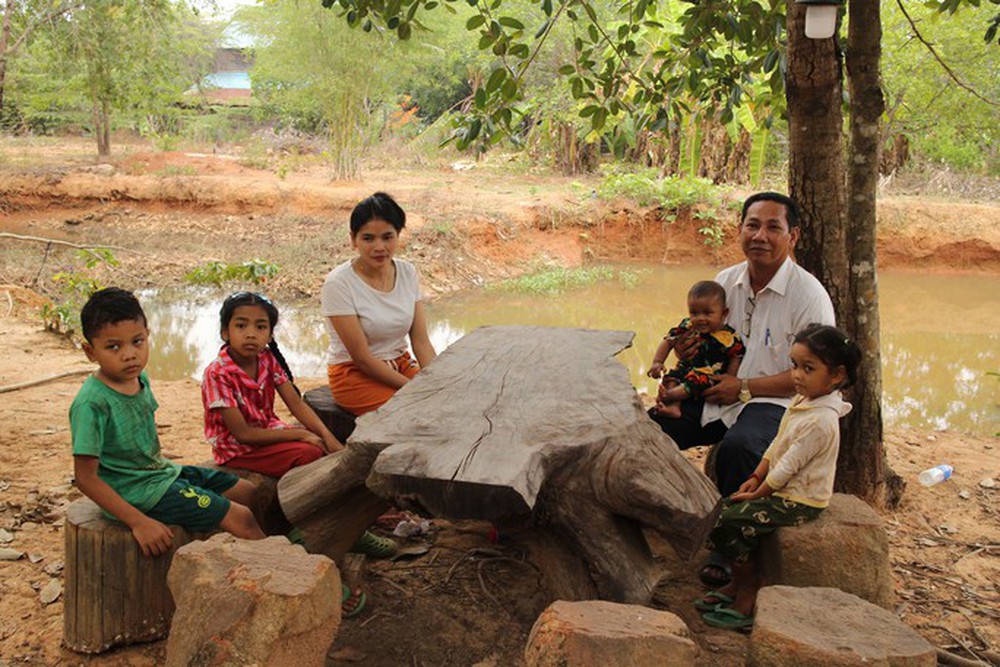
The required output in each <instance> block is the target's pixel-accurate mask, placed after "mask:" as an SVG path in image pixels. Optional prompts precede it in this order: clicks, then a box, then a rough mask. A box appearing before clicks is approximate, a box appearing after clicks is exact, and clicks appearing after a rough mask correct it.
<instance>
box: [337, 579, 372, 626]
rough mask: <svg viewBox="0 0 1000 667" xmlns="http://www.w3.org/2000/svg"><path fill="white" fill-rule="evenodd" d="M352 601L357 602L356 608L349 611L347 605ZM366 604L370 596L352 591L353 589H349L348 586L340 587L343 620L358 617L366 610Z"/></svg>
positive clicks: (342, 585)
mask: <svg viewBox="0 0 1000 667" xmlns="http://www.w3.org/2000/svg"><path fill="white" fill-rule="evenodd" d="M351 600H355V603H354V608H353V609H348V608H347V603H348V602H350V601H351ZM366 602H368V596H367V595H365V594H364V592H363V591H351V589H350V588H348V587H347V584H341V585H340V617H341V618H352V617H354V616H357V615H358V614H360V613H361V612H362V611H363V610H364V608H365V603H366Z"/></svg>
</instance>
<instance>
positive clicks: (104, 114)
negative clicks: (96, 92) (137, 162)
mask: <svg viewBox="0 0 1000 667" xmlns="http://www.w3.org/2000/svg"><path fill="white" fill-rule="evenodd" d="M93 115H94V138H95V139H96V140H97V158H98V159H99V160H103V159H104V158H107V157H110V156H111V114H110V112H109V110H108V103H107V102H102V101H100V100H98V99H96V98H95V99H94V102H93Z"/></svg>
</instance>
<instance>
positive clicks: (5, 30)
mask: <svg viewBox="0 0 1000 667" xmlns="http://www.w3.org/2000/svg"><path fill="white" fill-rule="evenodd" d="M16 4H17V2H16V1H15V0H7V2H5V3H4V13H3V26H2V27H0V122H2V121H3V103H4V102H3V98H4V90H5V89H6V88H5V86H6V79H7V58H8V53H7V49H8V48H9V47H10V21H11V16H13V15H14V5H16Z"/></svg>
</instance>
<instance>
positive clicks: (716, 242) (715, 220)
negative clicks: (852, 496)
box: [694, 211, 726, 248]
mask: <svg viewBox="0 0 1000 667" xmlns="http://www.w3.org/2000/svg"><path fill="white" fill-rule="evenodd" d="M694 217H695V218H696V219H697V220H700V221H702V222H704V223H705V224H703V225H702V226H701V227H699V228H698V233H700V234H701V235H702V236H704V237H705V245H707V246H708V247H709V248H719V247H721V246H722V244H723V243H724V242H725V240H726V230H725V228H724V227H723V226H722V223H721V222H720V221H719V217H718V216H717V215H715V213H714V212H712V211H698V212H696V213H695V214H694Z"/></svg>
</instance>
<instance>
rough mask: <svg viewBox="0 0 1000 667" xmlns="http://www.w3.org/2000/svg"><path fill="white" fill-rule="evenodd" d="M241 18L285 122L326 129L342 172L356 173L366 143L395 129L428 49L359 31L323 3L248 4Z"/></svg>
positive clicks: (268, 96)
mask: <svg viewBox="0 0 1000 667" xmlns="http://www.w3.org/2000/svg"><path fill="white" fill-rule="evenodd" d="M237 21H238V23H239V25H240V27H241V30H243V31H244V32H245V33H247V34H248V35H250V36H252V37H253V38H254V39H255V41H256V43H257V44H258V46H257V47H256V48H255V51H254V56H255V60H254V66H253V69H252V70H251V72H250V77H251V80H252V82H253V86H254V92H255V95H257V96H258V97H259V98H260V100H261V101H262V102H263V104H264V105H265V108H266V109H269V110H270V111H271V112H272V113H274V114H276V115H277V116H278V118H279V119H280V122H281V124H282V125H283V126H289V127H293V128H295V129H299V130H303V131H306V132H313V133H320V134H323V135H325V136H326V138H327V142H328V147H329V148H328V159H329V161H330V162H331V163H332V166H333V170H334V176H335V177H338V178H348V177H354V176H356V175H357V174H358V173H359V172H360V169H361V158H362V156H363V155H364V152H365V150H366V149H367V148H369V147H370V146H371V145H373V144H374V143H375V141H376V140H377V139H378V138H379V137H380V136H381V135H382V133H383V132H384V131H387V129H389V119H390V117H391V114H392V112H393V111H395V110H396V109H397V108H398V107H397V102H398V95H397V92H398V91H399V90H400V89H401V88H403V87H404V85H405V82H406V81H407V80H408V79H409V77H410V76H411V75H413V74H414V73H415V72H417V63H418V62H419V61H420V58H419V57H414V56H415V54H416V53H417V52H420V51H421V48H420V47H415V46H414V45H412V44H409V43H406V44H403V43H400V42H399V40H398V39H396V38H394V37H392V36H391V35H386V34H382V35H380V36H371V37H369V36H368V35H365V34H364V33H363V32H361V31H354V30H351V29H350V28H349V27H348V25H347V24H345V23H344V21H343V20H342V19H341V18H339V17H338V16H336V15H335V14H333V13H331V12H327V11H324V10H323V9H322V7H321V6H320V5H319V4H317V3H315V2H297V1H296V0H275V1H274V2H269V3H265V4H259V5H255V6H247V7H244V8H242V9H241V10H240V11H239V12H238V13H237Z"/></svg>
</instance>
